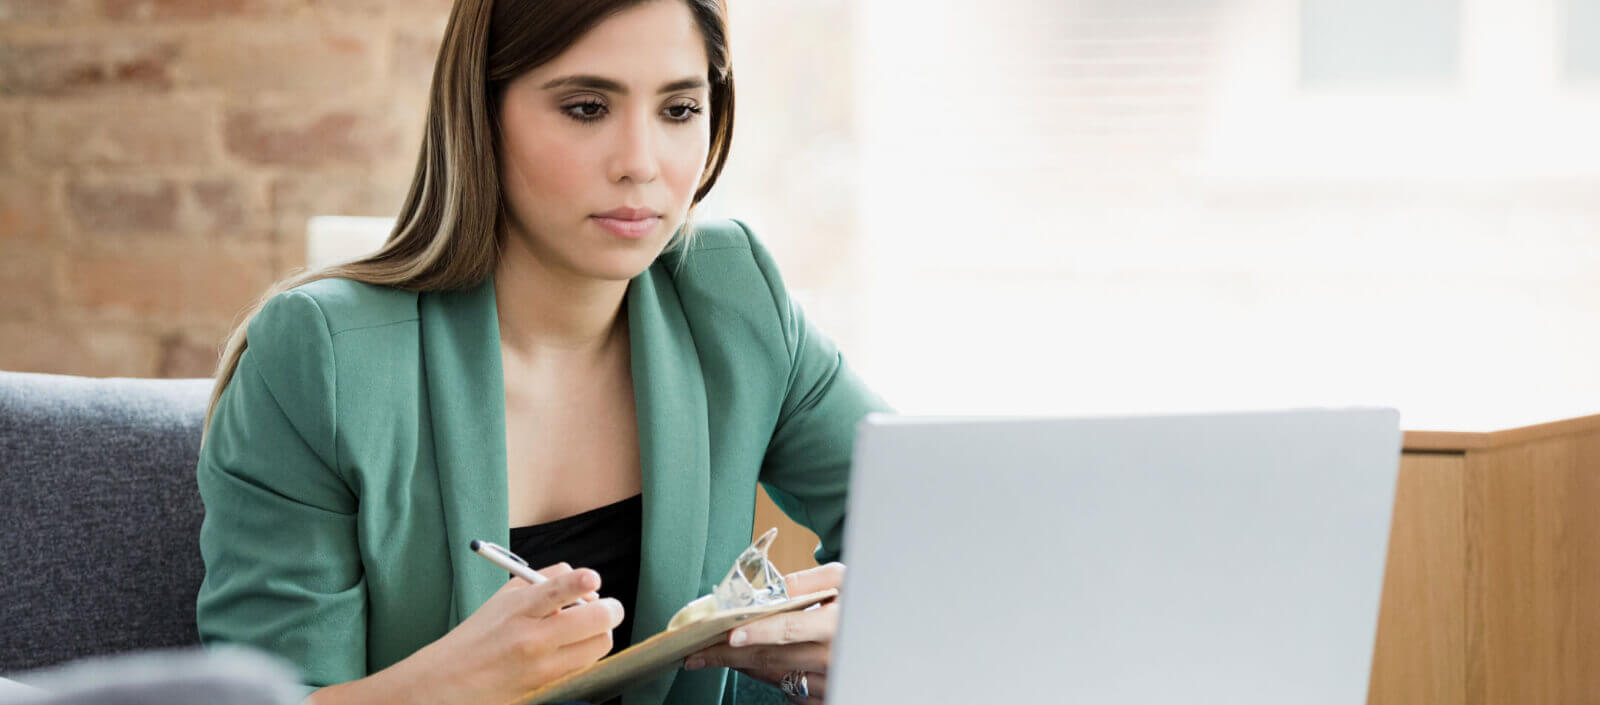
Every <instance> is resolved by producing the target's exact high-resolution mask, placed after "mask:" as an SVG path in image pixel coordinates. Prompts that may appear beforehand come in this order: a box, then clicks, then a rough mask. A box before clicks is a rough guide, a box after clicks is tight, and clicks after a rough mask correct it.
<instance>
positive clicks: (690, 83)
mask: <svg viewBox="0 0 1600 705" xmlns="http://www.w3.org/2000/svg"><path fill="white" fill-rule="evenodd" d="M705 86H706V80H705V79H704V78H700V77H698V76H691V77H689V78H680V79H678V80H676V81H672V82H670V83H664V84H662V85H661V89H660V90H658V91H656V92H657V93H671V92H673V91H684V90H689V89H692V88H704V87H705ZM562 87H572V88H592V89H594V90H599V91H609V92H611V93H616V94H618V95H627V94H628V87H627V86H624V85H622V83H621V82H619V81H615V80H613V79H609V78H605V77H602V76H590V75H587V74H577V75H573V76H563V77H561V78H557V79H553V80H551V81H549V82H546V83H545V84H544V85H543V86H540V89H543V90H549V89H551V88H562Z"/></svg>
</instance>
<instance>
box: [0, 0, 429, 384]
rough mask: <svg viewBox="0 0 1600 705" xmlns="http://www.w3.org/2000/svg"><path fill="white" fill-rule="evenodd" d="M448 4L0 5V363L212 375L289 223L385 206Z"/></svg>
mask: <svg viewBox="0 0 1600 705" xmlns="http://www.w3.org/2000/svg"><path fill="white" fill-rule="evenodd" d="M450 4H451V3H450V2H449V0H0V369H6V370H18V371H37V372H56V373H70V374H82V375H92V376H113V375H115V376H139V377H150V376H162V377H187V376H209V375H210V374H211V372H212V369H213V367H214V365H215V364H216V358H217V351H218V346H219V345H220V343H221V341H222V339H223V337H224V335H225V334H226V332H227V331H228V329H229V328H230V326H231V324H232V323H233V322H234V320H235V318H236V317H237V316H238V315H239V313H240V312H241V310H242V309H243V308H244V307H245V306H247V305H249V304H250V303H251V302H252V301H253V300H254V298H255V297H256V296H258V295H259V294H260V293H261V292H262V291H263V290H264V289H265V288H266V287H267V285H268V284H270V283H271V282H272V281H273V280H275V279H277V278H280V277H282V276H285V275H287V274H289V273H290V272H291V271H292V270H293V269H295V268H296V267H299V266H302V265H303V264H304V261H305V238H304V228H305V221H306V219H307V218H308V217H310V216H312V215H317V214H324V213H337V214H343V215H389V216H392V215H393V214H394V212H395V211H396V210H397V209H398V208H399V205H400V201H401V199H402V198H403V197H404V192H405V188H406V186H407V184H408V183H409V179H410V176H411V170H412V167H413V164H414V161H415V159H416V153H417V147H418V144H419V140H420V136H421V130H422V119H423V109H424V105H425V97H426V93H427V88H428V81H429V78H430V76H431V73H432V65H433V59H434V55H435V53H436V52H437V47H438V38H439V37H440V36H441V35H442V34H443V30H444V21H445V17H446V15H447V13H448V10H449V6H450Z"/></svg>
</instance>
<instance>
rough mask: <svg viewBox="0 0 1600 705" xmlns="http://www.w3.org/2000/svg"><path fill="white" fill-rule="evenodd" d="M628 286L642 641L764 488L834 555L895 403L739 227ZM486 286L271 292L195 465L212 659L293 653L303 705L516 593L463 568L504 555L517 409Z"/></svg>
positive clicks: (350, 286)
mask: <svg viewBox="0 0 1600 705" xmlns="http://www.w3.org/2000/svg"><path fill="white" fill-rule="evenodd" d="M698 230H699V234H698V235H697V239H696V240H695V241H694V243H693V244H692V245H691V246H690V247H688V248H687V249H686V250H683V249H675V250H672V251H668V252H666V253H664V254H663V255H662V257H661V258H659V259H658V260H657V261H656V262H655V263H654V264H653V265H652V266H651V267H650V268H649V269H648V270H646V271H645V272H644V273H642V274H640V275H639V276H638V277H636V278H634V279H633V280H632V281H630V282H629V285H628V290H627V298H626V303H627V316H628V325H629V334H630V339H631V341H630V344H631V351H632V367H633V381H634V393H635V397H636V398H635V401H636V408H637V414H638V421H639V446H640V455H641V463H642V473H643V486H644V490H643V494H644V536H643V553H644V558H643V561H642V565H641V566H640V568H641V570H640V578H639V597H638V602H637V604H636V605H634V607H633V609H634V620H635V622H634V624H635V627H634V628H635V630H637V631H638V632H639V634H640V636H641V637H642V636H647V635H650V634H654V633H656V632H658V631H660V630H662V629H663V628H665V627H666V624H667V619H668V618H669V617H671V616H672V614H673V613H674V612H675V611H677V609H678V608H679V607H681V606H682V605H683V604H685V603H687V602H688V601H690V600H691V599H694V598H695V597H697V596H699V595H701V594H704V593H706V592H707V591H709V590H710V589H711V587H712V585H714V584H715V583H716V582H718V581H720V580H721V579H722V578H723V577H724V575H725V574H726V572H727V571H728V568H729V567H730V566H731V565H732V562H733V560H734V558H735V557H736V556H737V555H738V554H739V552H740V551H741V550H742V549H743V548H744V547H746V546H747V545H749V542H750V534H751V528H752V527H751V523H752V521H753V519H752V514H753V512H754V506H755V504H754V503H755V495H756V483H757V482H760V483H762V484H764V485H765V486H766V487H767V489H768V491H769V492H770V493H771V495H772V497H773V499H774V500H775V501H776V502H777V504H778V506H779V507H780V508H782V509H783V510H784V512H786V513H787V514H789V515H790V516H791V517H794V518H795V519H796V520H797V521H799V522H800V523H801V524H804V525H805V526H807V527H808V528H810V529H812V530H814V531H816V532H817V534H818V536H820V537H821V539H822V541H821V545H820V546H818V548H817V557H818V559H819V560H823V561H826V560H833V559H836V558H837V557H839V553H840V542H841V538H842V532H843V529H844V519H845V492H846V489H847V485H848V483H847V479H848V474H849V462H850V453H851V446H852V442H853V440H854V435H855V427H856V423H857V422H858V421H859V420H860V419H861V418H862V417H863V416H864V415H866V414H867V413H868V412H872V411H887V410H888V407H887V406H885V404H884V403H883V402H882V401H881V400H880V399H879V398H878V397H877V396H875V395H874V394H872V393H871V392H870V391H869V390H868V389H867V388H866V387H865V386H864V385H863V384H862V383H861V381H860V380H859V379H858V378H857V377H856V376H855V375H854V374H853V373H852V372H851V370H850V368H849V367H847V366H846V365H845V363H844V360H843V358H842V357H841V356H840V354H839V352H838V350H837V349H836V348H835V347H834V345H833V344H832V343H831V342H830V341H829V340H828V339H827V338H826V337H825V336H823V335H822V334H821V333H819V332H818V331H817V329H816V328H814V327H813V326H812V325H811V324H810V323H809V322H808V321H807V320H806V319H805V317H804V316H803V315H802V313H801V310H800V308H799V307H798V306H796V305H795V304H794V303H793V302H792V301H791V300H790V298H789V294H788V292H787V290H786V289H785V288H784V285H783V281H782V279H781V278H780V276H779V274H778V269H777V266H776V265H775V264H774V262H773V260H772V257H771V255H770V254H768V252H767V251H766V249H765V248H763V247H762V246H761V244H760V243H759V242H758V241H757V240H756V239H755V237H754V236H752V235H751V233H750V232H749V230H748V228H747V227H746V226H745V225H744V224H743V223H739V222H738V221H721V222H715V223H706V224H701V225H700V226H699V228H698ZM502 385H503V377H502V375H501V367H500V333H499V323H498V320H497V317H496V314H495V295H494V284H493V281H492V279H491V280H486V281H484V282H483V283H482V284H481V285H479V286H477V287H476V288H472V289H468V290H459V291H451V292H425V293H420V294H419V293H417V292H410V291H402V290H398V289H393V288H388V287H381V286H373V285H367V284H361V283H357V282H353V281H350V280H345V279H327V280H322V281H317V282H313V283H310V284H306V285H304V286H301V287H298V288H296V289H294V290H291V291H287V292H284V293H282V294H279V295H277V296H275V297H273V298H272V299H271V300H270V301H269V302H268V304H267V305H266V307H265V308H263V309H262V311H261V312H260V313H259V314H257V315H256V317H255V318H254V319H253V320H252V321H251V322H250V324H249V347H248V348H247V349H246V350H245V353H244V355H243V356H242V357H241V358H240V360H239V366H238V369H237V371H236V372H235V373H234V376H233V378H232V380H231V381H230V382H229V383H228V386H227V387H226V388H225V389H224V390H223V393H222V396H221V399H220V400H219V402H218V405H217V408H216V410H215V412H214V415H213V417H212V420H211V426H210V429H209V431H208V433H207V435H206V439H205V442H204V444H203V446H202V448H201V450H200V459H199V466H198V475H199V486H200V494H201V497H202V498H203V500H204V501H205V506H206V515H205V522H204V524H203V526H202V527H201V530H200V551H201V554H202V556H203V557H204V559H205V565H206V575H205V580H204V583H203V584H202V585H201V588H200V593H199V597H198V600H197V614H196V616H197V620H198V624H199V631H200V638H201V641H202V642H203V643H207V644H211V643H221V642H230V643H242V644H247V645H250V646H254V647H258V648H261V649H264V650H266V651H268V652H271V653H274V654H277V655H279V656H281V657H284V658H286V659H288V660H289V661H290V662H291V663H292V664H294V665H295V666H297V667H298V668H299V670H300V672H301V675H302V677H303V679H304V683H305V685H306V690H307V692H309V691H310V690H311V689H314V688H316V687H320V686H326V685H331V684H335V683H342V682H345V681H350V680H354V679H357V678H361V677H363V676H366V675H368V674H371V673H375V672H377V671H378V670H380V669H383V668H384V667H387V666H389V665H390V664H393V663H395V662H397V661H400V660H401V659H403V658H405V657H407V656H409V655H410V654H411V653H413V652H415V651H416V650H417V649H419V648H421V647H422V646H424V645H426V644H428V643H430V642H432V641H434V640H436V639H438V638H439V637H440V636H442V635H444V633H445V632H446V631H448V630H449V629H450V628H452V627H454V626H455V625H456V624H458V623H460V622H461V620H462V619H464V618H466V617H467V616H468V615H471V614H472V613H473V611H474V610H476V609H478V607H479V606H480V605H482V604H483V603H484V602H485V601H486V600H487V599H488V598H489V596H490V595H491V594H493V593H494V592H495V590H496V589H498V588H499V587H500V585H502V584H503V583H504V582H505V579H506V577H505V572H504V571H502V570H500V569H498V568H495V567H494V566H493V565H491V564H489V563H488V562H487V561H484V560H482V559H479V558H477V557H476V556H472V555H469V552H468V550H467V544H468V542H469V541H471V540H472V539H475V538H486V539H490V540H496V541H499V542H501V543H506V542H508V541H509V533H510V527H509V526H508V521H509V519H508V513H509V502H508V500H507V497H506V492H507V490H506V442H505V403H504V401H505V393H504V389H503V386H502ZM729 681H730V679H729V678H728V677H727V674H726V672H725V671H717V670H705V671H682V670H679V671H678V672H675V673H670V674H667V675H664V676H661V677H658V678H656V679H654V680H651V681H649V682H647V683H645V684H643V685H641V686H640V687H638V688H635V689H634V690H632V691H630V692H628V693H627V694H626V695H625V697H624V703H625V705H659V704H661V703H670V704H672V705H689V704H691V703H692V704H695V705H703V704H706V703H716V702H719V701H721V700H722V698H723V697H724V690H725V689H726V690H727V692H728V696H729V699H730V700H731V693H732V688H725V686H726V685H727V684H728V683H729Z"/></svg>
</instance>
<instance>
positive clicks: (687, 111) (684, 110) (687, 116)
mask: <svg viewBox="0 0 1600 705" xmlns="http://www.w3.org/2000/svg"><path fill="white" fill-rule="evenodd" d="M664 112H666V113H667V117H668V118H669V119H671V120H672V121H674V122H688V121H690V120H693V119H694V116H696V115H699V114H701V113H703V112H705V108H702V107H700V106H697V105H695V104H694V103H680V104H678V105H669V106H667V108H666V110H665V111H664Z"/></svg>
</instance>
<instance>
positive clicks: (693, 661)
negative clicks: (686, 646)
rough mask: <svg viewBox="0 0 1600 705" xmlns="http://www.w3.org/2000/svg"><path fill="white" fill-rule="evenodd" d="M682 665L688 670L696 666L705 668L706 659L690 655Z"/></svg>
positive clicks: (696, 667)
mask: <svg viewBox="0 0 1600 705" xmlns="http://www.w3.org/2000/svg"><path fill="white" fill-rule="evenodd" d="M683 667H684V668H685V669H688V670H690V671H693V670H695V669H698V668H705V667H706V660H705V659H703V658H700V657H699V656H690V657H689V660H687V661H684V662H683Z"/></svg>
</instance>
